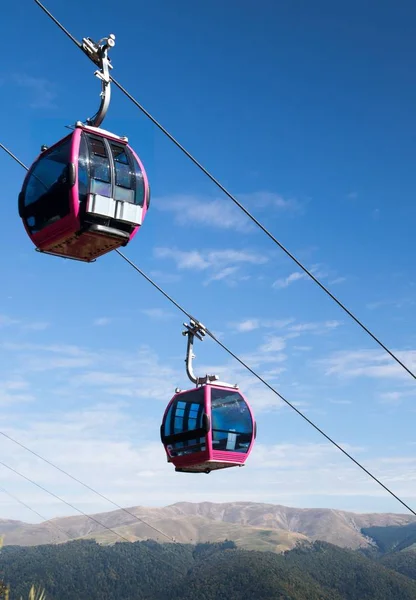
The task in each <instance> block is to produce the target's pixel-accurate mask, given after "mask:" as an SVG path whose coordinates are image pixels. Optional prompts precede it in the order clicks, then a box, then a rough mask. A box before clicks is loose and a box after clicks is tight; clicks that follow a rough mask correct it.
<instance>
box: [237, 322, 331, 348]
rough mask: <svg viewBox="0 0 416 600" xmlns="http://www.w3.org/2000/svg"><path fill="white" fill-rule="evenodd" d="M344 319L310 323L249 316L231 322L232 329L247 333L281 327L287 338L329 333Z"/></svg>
mask: <svg viewBox="0 0 416 600" xmlns="http://www.w3.org/2000/svg"><path fill="white" fill-rule="evenodd" d="M341 325H342V321H335V320H332V321H313V322H308V323H296V322H295V319H293V318H289V319H259V318H248V319H243V320H242V321H236V322H231V323H229V325H228V326H229V327H230V329H233V330H234V331H235V332H237V333H246V332H250V331H255V330H258V329H269V330H273V329H275V330H276V329H281V330H283V334H282V335H283V336H284V337H285V339H289V338H294V337H298V336H299V335H300V334H303V333H311V334H315V335H322V334H324V333H328V332H330V331H333V330H335V329H337V328H338V327H340V326H341ZM295 349H297V350H310V347H309V346H295Z"/></svg>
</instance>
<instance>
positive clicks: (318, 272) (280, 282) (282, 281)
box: [272, 264, 329, 289]
mask: <svg viewBox="0 0 416 600" xmlns="http://www.w3.org/2000/svg"><path fill="white" fill-rule="evenodd" d="M308 270H309V271H310V272H311V273H312V275H314V276H315V277H316V278H318V279H325V278H327V277H328V275H329V273H328V271H327V269H325V268H324V267H323V266H322V265H320V264H315V265H312V267H311V268H310V269H308ZM303 279H310V277H309V276H308V275H307V274H306V273H305V272H304V271H294V272H293V273H290V275H288V276H287V277H281V278H279V279H276V281H275V282H274V283H273V284H272V287H274V288H279V289H282V288H287V287H289V285H291V284H292V283H295V281H301V280H303Z"/></svg>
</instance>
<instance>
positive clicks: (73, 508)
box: [0, 461, 131, 542]
mask: <svg viewBox="0 0 416 600" xmlns="http://www.w3.org/2000/svg"><path fill="white" fill-rule="evenodd" d="M0 465H2V466H3V467H5V468H6V469H9V471H12V472H13V473H15V475H18V476H19V477H21V478H22V479H26V481H28V482H29V483H31V484H32V485H35V486H36V487H38V488H39V489H40V490H42V491H43V492H46V493H47V494H49V495H50V496H53V497H54V498H56V499H57V500H59V501H60V502H63V503H64V504H66V505H67V506H69V507H70V508H72V510H76V511H77V512H78V513H80V514H81V515H83V516H84V517H86V518H87V519H90V520H91V521H94V523H97V525H100V527H104V529H107V531H111V532H112V533H114V534H115V535H116V536H118V537H119V538H121V539H122V540H124V541H125V542H131V540H129V539H128V538H126V537H124V535H122V534H121V533H118V531H116V530H115V529H112V528H111V527H108V526H107V525H104V523H101V522H100V521H99V520H98V519H96V518H95V517H92V516H91V515H88V514H87V513H85V512H84V511H83V510H81V509H80V508H77V507H76V506H75V505H74V504H71V502H68V501H67V500H64V499H63V498H61V496H58V495H57V494H55V493H54V492H51V491H49V490H48V489H46V488H45V487H44V486H43V485H41V484H40V483H37V482H36V481H34V480H33V479H30V477H27V476H26V475H23V473H20V472H19V471H17V470H16V469H14V468H13V467H10V466H9V465H7V464H6V463H4V462H2V461H0Z"/></svg>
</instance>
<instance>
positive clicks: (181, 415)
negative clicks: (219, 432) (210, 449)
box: [164, 389, 206, 456]
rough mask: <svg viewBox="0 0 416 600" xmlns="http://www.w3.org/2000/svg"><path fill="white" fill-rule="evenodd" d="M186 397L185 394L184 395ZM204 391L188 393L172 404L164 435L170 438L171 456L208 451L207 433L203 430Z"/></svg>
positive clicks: (167, 416)
mask: <svg viewBox="0 0 416 600" xmlns="http://www.w3.org/2000/svg"><path fill="white" fill-rule="evenodd" d="M184 396H185V394H184ZM203 414H204V390H203V389H198V390H195V391H193V392H187V393H186V401H185V400H181V398H180V396H179V397H178V398H177V399H176V400H175V401H174V402H173V403H172V405H171V407H170V408H169V411H168V414H167V415H166V420H165V426H164V435H165V437H166V438H168V440H169V441H168V448H169V452H170V454H171V456H181V455H184V454H193V453H194V452H202V451H204V450H205V449H206V432H205V431H204V430H203Z"/></svg>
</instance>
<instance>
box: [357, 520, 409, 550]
mask: <svg viewBox="0 0 416 600" xmlns="http://www.w3.org/2000/svg"><path fill="white" fill-rule="evenodd" d="M361 532H362V533H363V534H364V535H367V536H368V537H371V538H372V539H373V540H374V541H375V543H376V544H377V548H378V550H379V551H380V552H382V553H385V552H392V551H393V550H395V551H400V550H405V549H406V548H409V547H410V546H412V545H413V544H415V547H416V523H409V525H396V526H394V525H393V526H391V525H390V526H388V527H365V528H363V529H362V530H361Z"/></svg>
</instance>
